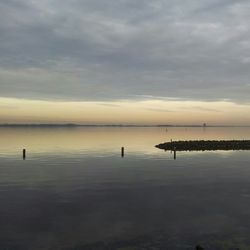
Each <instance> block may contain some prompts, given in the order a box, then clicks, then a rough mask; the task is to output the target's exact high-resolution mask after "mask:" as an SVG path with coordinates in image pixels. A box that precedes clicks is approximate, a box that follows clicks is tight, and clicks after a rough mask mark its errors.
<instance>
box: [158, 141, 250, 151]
mask: <svg viewBox="0 0 250 250" xmlns="http://www.w3.org/2000/svg"><path fill="white" fill-rule="evenodd" d="M156 147H157V148H160V149H164V150H172V151H205V150H250V140H228V141H223V140H221V141H218V140H213V141H204V140H199V141H172V142H165V143H161V144H159V145H156Z"/></svg>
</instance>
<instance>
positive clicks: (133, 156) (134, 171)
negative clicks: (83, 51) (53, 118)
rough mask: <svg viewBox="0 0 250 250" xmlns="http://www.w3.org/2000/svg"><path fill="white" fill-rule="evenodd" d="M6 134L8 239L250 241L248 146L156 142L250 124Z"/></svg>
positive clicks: (0, 133) (21, 244)
mask: <svg viewBox="0 0 250 250" xmlns="http://www.w3.org/2000/svg"><path fill="white" fill-rule="evenodd" d="M0 138H1V141H0V202H1V203H0V204H1V206H0V222H1V223H0V249H25V250H26V249H27V250H28V249H173V250H175V249H194V248H195V245H197V244H200V245H202V246H203V247H204V248H205V249H235V248H237V247H238V248H240V249H250V240H249V235H250V209H249V208H250V151H212V152H206V151H205V152H178V153H177V159H176V160H174V158H173V154H171V153H170V152H165V151H163V150H160V149H157V148H155V145H157V144H159V143H162V142H166V141H170V140H171V139H172V140H191V139H192V140H200V139H202V140H203V139H204V140H207V139H211V140H213V139H215V140H220V139H228V140H233V139H239V140H242V139H250V128H168V129H166V128H81V127H78V128H0ZM121 147H124V148H125V156H124V157H123V158H122V157H121ZM23 148H26V150H27V156H26V160H23V159H22V150H23Z"/></svg>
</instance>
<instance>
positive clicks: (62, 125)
mask: <svg viewBox="0 0 250 250" xmlns="http://www.w3.org/2000/svg"><path fill="white" fill-rule="evenodd" d="M1 127H8V128H17V127H29V128H31V127H34V128H57V127H66V128H74V127H118V128H120V127H125V128H220V127H221V128H234V127H235V128H244V127H245V128H247V127H250V125H206V126H204V125H195V124H194V125H178V124H176V125H171V124H159V125H137V124H74V123H67V124H45V123H44V124H8V123H7V124H0V128H1Z"/></svg>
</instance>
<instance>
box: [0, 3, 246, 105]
mask: <svg viewBox="0 0 250 250" xmlns="http://www.w3.org/2000/svg"><path fill="white" fill-rule="evenodd" d="M249 23H250V2H249V1H247V0H237V1H234V0H189V1H183V0H165V1H163V0H152V1H151V0H110V1H102V0H69V1H62V0H43V1H40V0H0V96H1V97H18V98H26V99H48V100H49V99H53V100H55V99H58V100H79V101H105V100H109V101H112V100H124V99H126V100H136V99H140V98H151V99H162V98H163V99H164V98H166V99H168V98H179V99H188V100H203V101H215V100H230V101H232V102H237V103H240V102H248V101H249V97H250V81H249V79H250V70H249V69H250V32H249V31H250V28H249Z"/></svg>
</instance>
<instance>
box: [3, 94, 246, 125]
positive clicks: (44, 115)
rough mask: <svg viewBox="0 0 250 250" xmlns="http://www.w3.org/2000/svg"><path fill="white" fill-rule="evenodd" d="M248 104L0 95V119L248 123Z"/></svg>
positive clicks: (98, 122)
mask: <svg viewBox="0 0 250 250" xmlns="http://www.w3.org/2000/svg"><path fill="white" fill-rule="evenodd" d="M249 113H250V105H248V104H244V105H243V104H236V103H232V102H228V101H218V102H203V101H175V100H170V101H164V100H143V101H113V102H111V101H110V102H62V101H57V102H53V101H38V100H25V99H14V98H0V121H1V122H0V123H78V124H149V125H153V124H202V123H204V122H206V123H207V124H211V125H215V124H218V125H219V124H224V125H226V124H228V125H249V124H250V117H249Z"/></svg>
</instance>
